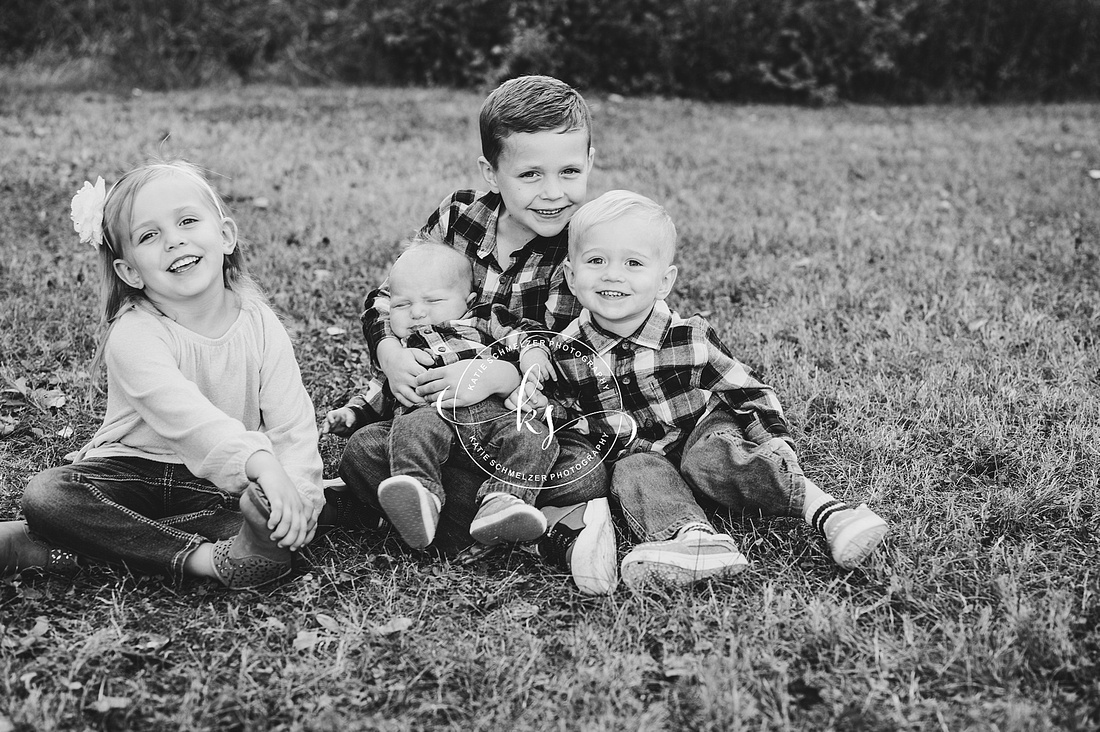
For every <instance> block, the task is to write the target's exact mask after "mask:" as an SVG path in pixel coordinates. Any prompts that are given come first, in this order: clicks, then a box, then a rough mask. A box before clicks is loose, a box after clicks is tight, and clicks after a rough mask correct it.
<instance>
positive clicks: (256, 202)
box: [252, 196, 271, 208]
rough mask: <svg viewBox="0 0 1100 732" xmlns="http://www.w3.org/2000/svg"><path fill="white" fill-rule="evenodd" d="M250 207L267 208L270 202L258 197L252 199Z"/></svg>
mask: <svg viewBox="0 0 1100 732" xmlns="http://www.w3.org/2000/svg"><path fill="white" fill-rule="evenodd" d="M252 205H253V206H255V207H256V208H268V207H270V206H271V201H269V200H268V199H267V198H264V197H263V196H258V197H257V198H253V199H252Z"/></svg>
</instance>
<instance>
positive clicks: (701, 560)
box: [521, 191, 887, 586]
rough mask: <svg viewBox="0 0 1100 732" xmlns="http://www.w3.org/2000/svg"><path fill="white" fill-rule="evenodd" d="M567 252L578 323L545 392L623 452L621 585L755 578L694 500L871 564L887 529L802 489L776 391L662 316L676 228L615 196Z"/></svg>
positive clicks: (556, 344) (655, 212) (700, 322)
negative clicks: (629, 545)
mask: <svg viewBox="0 0 1100 732" xmlns="http://www.w3.org/2000/svg"><path fill="white" fill-rule="evenodd" d="M569 239H570V241H569V260H568V267H567V274H566V277H567V279H568V282H569V286H570V288H572V290H573V292H574V293H575V294H576V296H577V299H578V300H579V301H580V303H581V305H582V306H583V308H584V310H583V311H582V312H581V314H580V316H579V317H578V318H577V319H576V320H575V321H573V322H572V323H571V324H570V325H569V326H567V327H566V328H565V329H564V330H563V331H562V332H561V333H560V334H559V335H558V336H556V337H555V338H554V339H553V340H552V341H551V343H550V344H549V346H548V347H549V349H550V351H551V353H552V355H553V357H554V368H555V369H556V373H555V374H553V375H552V378H555V379H556V381H557V385H556V386H552V385H550V384H549V383H548V384H547V386H548V387H552V388H553V389H555V390H556V391H557V392H558V393H559V394H560V395H561V396H560V397H559V398H560V400H561V401H562V402H563V403H564V404H565V406H566V407H567V409H566V413H567V416H568V417H572V418H575V419H583V420H584V421H585V422H586V423H587V425H588V430H589V432H590V433H595V434H602V435H606V436H613V437H614V438H615V439H616V440H617V441H618V447H619V449H618V450H617V452H616V451H614V450H613V452H612V457H613V461H614V463H613V469H612V476H611V492H612V495H613V496H615V497H616V498H617V499H618V500H619V502H620V504H621V505H622V509H623V513H624V515H625V517H626V521H627V523H628V524H629V526H630V528H631V530H632V531H633V532H634V533H635V534H636V535H637V536H638V538H639V539H641V541H642V543H640V544H638V545H637V546H635V547H634V548H633V549H632V550H631V551H630V552H629V553H628V554H627V555H626V557H624V559H623V562H622V567H621V576H622V580H623V582H625V583H626V584H628V585H630V586H637V585H639V584H642V583H644V582H647V581H650V580H659V581H664V582H669V583H673V584H691V583H694V582H696V581H699V580H703V579H707V578H711V577H723V576H729V575H732V574H735V573H736V572H738V571H740V570H742V569H743V568H744V567H745V566H746V565H747V563H748V562H747V560H746V559H745V557H744V555H743V554H741V552H740V551H739V550H738V547H737V544H736V542H735V541H734V540H733V538H732V537H730V536H729V535H727V534H721V533H719V532H717V531H716V530H715V529H714V527H713V526H712V525H711V523H710V521H709V520H708V518H707V515H706V513H705V512H704V511H703V508H702V507H701V506H700V504H699V500H700V499H706V500H708V501H710V502H714V503H717V504H719V505H721V506H725V507H727V508H732V509H755V510H759V511H761V512H762V513H767V514H780V515H792V516H802V517H803V518H804V519H805V520H806V522H807V523H808V524H810V526H812V527H814V528H815V529H816V530H817V531H819V532H820V533H821V534H822V535H823V536H824V537H825V539H826V541H827V542H828V544H829V548H830V550H831V552H832V556H833V559H834V560H835V561H836V562H837V564H839V565H840V566H842V567H845V568H850V567H854V566H855V565H857V564H859V563H860V562H861V561H863V560H864V559H866V558H867V557H868V556H869V555H870V554H871V553H872V552H873V551H874V550H875V548H876V547H877V546H878V545H879V543H880V542H881V541H882V539H883V537H884V536H885V534H886V531H887V527H886V522H884V521H883V520H882V519H881V518H879V517H878V516H877V515H876V514H875V513H874V512H873V511H871V509H869V508H868V507H867V506H866V504H863V505H860V506H859V507H857V508H850V507H848V506H846V505H845V504H843V503H841V502H840V501H837V500H836V499H834V498H833V497H832V496H830V495H829V494H827V493H825V492H824V491H823V490H821V489H820V488H819V487H818V486H817V485H816V484H815V483H814V482H813V481H811V480H809V479H808V478H806V477H805V476H804V475H803V473H802V468H801V467H800V466H799V463H798V459H797V457H796V456H795V453H794V450H793V449H792V439H791V436H790V434H789V431H788V428H787V422H786V420H785V419H784V417H783V410H782V407H781V406H780V404H779V400H778V399H777V398H776V396H775V393H774V392H773V391H772V389H771V388H770V387H768V386H766V385H765V384H762V383H760V382H759V381H757V380H756V379H754V378H753V376H752V374H751V372H750V370H749V369H748V368H747V367H746V366H744V365H743V364H741V363H740V362H739V361H737V360H736V359H735V358H733V357H732V356H731V355H730V353H729V351H728V350H727V349H726V347H725V346H724V345H723V344H722V342H721V341H720V340H719V339H718V337H717V335H716V333H715V332H714V329H713V328H711V327H710V325H708V323H707V322H706V321H705V320H704V319H703V318H702V317H700V316H694V317H691V318H687V319H684V318H680V317H679V316H677V315H676V314H675V313H673V312H672V311H670V310H669V308H668V306H667V305H666V304H665V302H664V299H665V297H666V296H667V295H668V293H669V292H670V291H671V290H672V285H673V283H674V282H675V280H676V266H675V265H674V264H672V261H673V256H674V254H675V248H676V228H675V226H674V225H673V223H672V220H671V219H670V218H669V216H668V214H667V213H666V212H665V210H664V209H663V208H662V207H661V206H659V205H657V204H656V203H654V202H653V201H651V200H650V199H648V198H645V197H644V196H640V195H638V194H635V193H630V192H627V191H611V192H609V193H605V194H604V195H602V196H600V197H599V198H597V199H595V200H594V201H592V202H590V203H588V204H586V205H584V206H583V207H582V208H581V210H580V211H578V212H577V214H576V215H575V216H574V217H573V220H572V222H571V223H570V234H569ZM524 361H526V358H524V359H523V360H521V368H522V367H523V366H525V365H526V364H525V363H524ZM555 422H556V423H557V424H558V425H559V427H560V425H561V420H560V419H558V420H555Z"/></svg>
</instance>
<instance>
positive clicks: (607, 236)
mask: <svg viewBox="0 0 1100 732" xmlns="http://www.w3.org/2000/svg"><path fill="white" fill-rule="evenodd" d="M671 260H672V252H671V248H670V247H666V246H663V245H662V242H661V240H660V238H659V237H658V236H656V235H655V234H654V232H653V230H652V226H651V225H650V222H649V221H648V220H647V219H646V218H644V217H640V216H637V215H632V214H625V215H623V216H620V217H618V218H616V219H612V220H610V221H604V222H601V223H598V224H595V225H593V226H591V227H590V228H589V229H588V230H587V231H585V232H584V235H583V236H582V237H581V240H580V241H578V242H576V243H575V244H574V245H573V247H571V249H570V253H569V260H568V261H567V262H566V280H567V281H568V283H569V288H570V289H571V290H572V291H573V294H574V295H575V296H576V297H577V300H579V301H580V303H581V305H583V306H584V307H585V308H586V309H587V310H589V311H590V312H591V313H592V318H593V320H595V321H596V324H597V325H599V326H600V327H601V328H603V329H604V330H606V331H609V332H611V333H614V334H615V335H618V336H622V337H626V336H629V335H631V334H633V333H634V331H636V330H637V329H638V327H639V326H640V325H641V324H642V323H643V322H645V319H646V318H647V317H649V313H650V311H651V310H652V309H653V304H654V303H655V302H657V300H663V299H664V298H665V297H666V296H668V293H669V292H670V291H671V290H672V285H673V283H674V282H675V281H676V267H675V266H674V265H673V264H672V262H671Z"/></svg>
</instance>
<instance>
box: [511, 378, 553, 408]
mask: <svg viewBox="0 0 1100 732" xmlns="http://www.w3.org/2000/svg"><path fill="white" fill-rule="evenodd" d="M548 403H549V400H548V399H547V398H546V395H545V394H543V393H542V385H541V384H539V383H537V382H536V381H534V380H533V379H524V380H523V382H522V383H521V384H520V385H519V386H517V387H516V389H515V391H513V392H512V393H511V394H509V395H508V397H507V398H506V399H505V400H504V406H505V407H506V408H508V409H519V410H522V411H525V412H541V411H542V410H543V409H544V408H545V407H546V405H547V404H548Z"/></svg>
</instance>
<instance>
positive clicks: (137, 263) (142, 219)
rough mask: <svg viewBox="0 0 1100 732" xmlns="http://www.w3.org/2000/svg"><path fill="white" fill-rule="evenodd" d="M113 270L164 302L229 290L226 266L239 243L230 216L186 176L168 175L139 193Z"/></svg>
mask: <svg viewBox="0 0 1100 732" xmlns="http://www.w3.org/2000/svg"><path fill="white" fill-rule="evenodd" d="M127 233H128V236H126V235H124V239H125V241H124V244H123V247H122V256H121V257H120V258H118V259H116V260H115V271H116V272H117V273H118V275H119V277H121V278H122V280H123V281H124V282H126V283H127V284H129V285H130V286H131V287H135V288H137V289H140V290H144V292H145V295H146V297H148V298H149V299H150V300H152V301H153V302H154V303H156V304H158V305H161V304H164V305H170V304H179V303H182V302H185V301H187V300H189V299H191V298H194V297H201V296H202V295H204V294H208V293H211V292H214V291H216V290H218V289H219V288H221V289H224V288H225V280H224V278H223V274H222V269H223V265H224V263H225V257H226V255H228V254H230V253H232V252H233V249H234V248H235V247H236V243H237V229H236V226H234V225H233V222H232V220H230V219H228V218H225V217H223V216H222V215H220V214H219V213H218V211H217V210H215V208H214V206H213V205H212V204H211V203H210V202H209V201H208V200H207V198H206V197H205V196H204V195H203V193H202V191H201V190H200V189H199V187H198V186H197V185H195V183H194V182H193V181H191V180H189V179H187V177H186V176H183V175H180V174H176V173H166V174H164V175H159V176H157V177H155V178H153V179H151V180H149V181H148V182H147V183H145V185H143V186H142V187H141V190H139V191H138V192H137V193H136V194H135V196H134V203H133V209H132V212H131V217H130V230H129V232H127Z"/></svg>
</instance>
